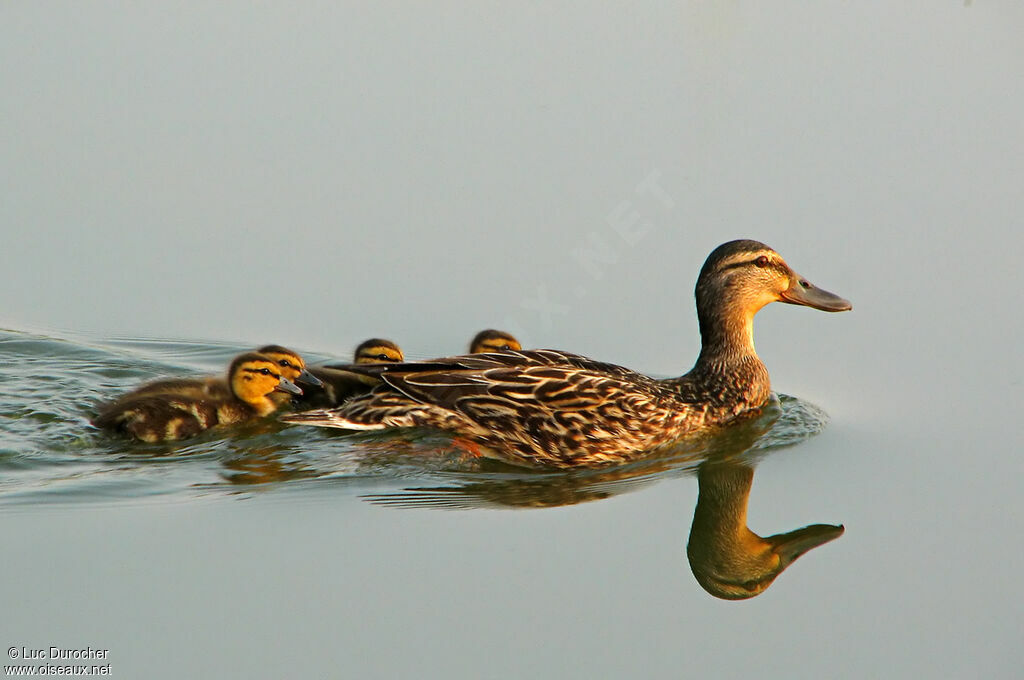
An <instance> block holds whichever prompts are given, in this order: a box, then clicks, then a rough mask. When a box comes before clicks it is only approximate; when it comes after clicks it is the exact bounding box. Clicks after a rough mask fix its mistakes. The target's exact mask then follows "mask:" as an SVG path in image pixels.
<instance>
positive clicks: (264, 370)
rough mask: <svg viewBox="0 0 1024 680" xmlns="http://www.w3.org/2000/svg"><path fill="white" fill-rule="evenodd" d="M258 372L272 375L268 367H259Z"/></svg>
mask: <svg viewBox="0 0 1024 680" xmlns="http://www.w3.org/2000/svg"><path fill="white" fill-rule="evenodd" d="M260 373H262V374H263V375H273V373H271V372H270V369H269V368H261V369H260Z"/></svg>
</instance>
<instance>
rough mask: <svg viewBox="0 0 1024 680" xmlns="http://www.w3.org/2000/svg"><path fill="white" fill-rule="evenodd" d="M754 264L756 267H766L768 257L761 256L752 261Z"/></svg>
mask: <svg viewBox="0 0 1024 680" xmlns="http://www.w3.org/2000/svg"><path fill="white" fill-rule="evenodd" d="M754 264H756V265H757V266H758V267H767V266H768V256H767V255H762V256H761V257H759V258H757V259H756V260H754Z"/></svg>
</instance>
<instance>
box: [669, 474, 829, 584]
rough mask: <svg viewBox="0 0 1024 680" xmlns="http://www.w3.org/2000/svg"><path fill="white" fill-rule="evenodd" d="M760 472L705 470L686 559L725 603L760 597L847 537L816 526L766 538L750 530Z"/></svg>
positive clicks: (696, 574)
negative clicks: (813, 553)
mask: <svg viewBox="0 0 1024 680" xmlns="http://www.w3.org/2000/svg"><path fill="white" fill-rule="evenodd" d="M753 479H754V470H753V468H752V467H750V466H748V465H742V464H737V463H724V464H705V465H702V466H701V468H700V470H699V471H698V474H697V480H698V484H699V487H700V491H699V494H698V497H697V508H696V509H695V510H694V513H693V525H692V526H691V528H690V540H689V541H688V543H687V545H686V556H687V558H688V559H689V561H690V569H691V570H692V571H693V575H694V576H695V577H696V579H697V582H698V583H699V584H700V585H701V587H702V588H704V590H706V591H707V592H709V593H710V594H712V595H714V596H715V597H719V598H722V599H724V600H745V599H747V598H750V597H754V596H756V595H760V594H761V593H763V592H764V591H765V590H767V589H768V587H769V586H770V585H771V584H772V583H773V582H774V581H775V579H776V577H778V575H779V574H781V573H782V572H783V571H785V569H786V568H787V567H788V566H789V565H790V564H792V563H793V562H794V561H795V560H796V559H797V558H798V557H800V556H801V555H803V554H804V553H806V552H808V551H809V550H811V549H813V548H817V547H818V546H820V545H824V544H825V543H828V542H829V541H832V540H835V539H836V538H839V537H840V536H842V535H843V531H844V529H843V526H842V525H832V524H812V525H810V526H806V527H803V528H800V529H796V530H795V531H789V532H786V533H782V534H775V535H774V536H767V537H761V536H758V535H757V534H755V533H754V532H753V531H751V530H750V529H749V528H747V502H748V499H749V497H750V487H751V484H752V483H753Z"/></svg>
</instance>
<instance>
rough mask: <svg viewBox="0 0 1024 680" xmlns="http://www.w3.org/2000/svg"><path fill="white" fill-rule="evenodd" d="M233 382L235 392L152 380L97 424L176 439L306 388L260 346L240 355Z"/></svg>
mask: <svg viewBox="0 0 1024 680" xmlns="http://www.w3.org/2000/svg"><path fill="white" fill-rule="evenodd" d="M161 382H164V383H167V382H169V381H161ZM170 382H173V381H170ZM183 382H187V381H183ZM211 384H213V383H211ZM227 384H228V385H229V386H230V394H221V393H219V389H218V388H217V387H213V388H212V389H210V390H205V386H204V385H203V384H202V383H201V382H198V383H195V382H194V383H192V384H189V385H185V386H184V387H183V389H181V390H179V391H178V392H152V391H151V390H150V388H151V387H152V386H151V385H143V386H142V387H140V388H139V389H137V390H135V391H133V392H129V393H128V394H126V395H124V396H122V397H120V398H119V399H117V400H116V401H114V402H113V403H111V404H109V405H107V406H106V407H104V408H103V409H102V410H101V411H100V413H99V414H98V415H97V416H96V418H95V419H94V420H93V421H92V424H93V425H94V426H95V427H98V428H101V429H107V430H113V431H118V432H124V433H125V434H128V435H130V436H132V437H134V438H135V439H138V440H141V441H144V442H151V443H152V442H164V441H176V440H179V439H185V438H187V437H192V436H195V435H197V434H199V433H200V432H202V431H204V430H208V429H210V428H212V427H217V426H220V425H233V424H235V423H240V422H243V421H246V420H253V419H255V418H260V417H264V416H267V415H270V414H271V413H273V412H274V411H276V410H277V409H278V407H279V405H280V404H279V403H278V402H277V401H275V399H273V398H272V397H271V395H272V394H274V392H276V391H282V392H287V393H290V394H296V395H298V394H302V390H301V389H299V388H298V387H297V386H296V385H295V384H294V383H292V382H291V381H290V380H288V379H287V378H285V377H284V376H283V375H281V371H280V367H279V366H278V363H277V362H276V361H274V360H272V359H270V358H268V357H266V356H264V355H262V354H257V353H256V352H247V353H245V354H241V355H239V356H237V357H235V359H234V361H232V362H231V366H230V368H228V373H227Z"/></svg>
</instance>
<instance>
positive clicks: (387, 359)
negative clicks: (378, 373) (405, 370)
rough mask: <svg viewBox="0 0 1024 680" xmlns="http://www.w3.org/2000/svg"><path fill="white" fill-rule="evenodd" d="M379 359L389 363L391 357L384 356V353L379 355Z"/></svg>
mask: <svg viewBox="0 0 1024 680" xmlns="http://www.w3.org/2000/svg"><path fill="white" fill-rule="evenodd" d="M377 358H378V359H380V360H381V361H389V360H390V359H391V357H389V356H388V355H387V354H384V353H383V352H381V353H380V354H378V355H377Z"/></svg>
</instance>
